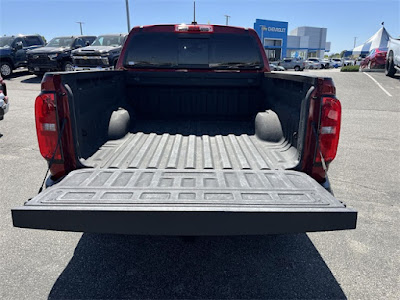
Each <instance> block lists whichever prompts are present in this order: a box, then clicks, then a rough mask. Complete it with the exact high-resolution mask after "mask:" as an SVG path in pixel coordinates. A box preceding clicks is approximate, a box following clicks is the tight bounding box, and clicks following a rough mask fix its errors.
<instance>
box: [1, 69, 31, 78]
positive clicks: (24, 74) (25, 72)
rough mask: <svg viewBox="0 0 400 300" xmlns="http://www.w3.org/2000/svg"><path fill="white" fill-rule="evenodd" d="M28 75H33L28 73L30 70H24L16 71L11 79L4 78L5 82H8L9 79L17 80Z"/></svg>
mask: <svg viewBox="0 0 400 300" xmlns="http://www.w3.org/2000/svg"><path fill="white" fill-rule="evenodd" d="M26 75H31V73H30V72H28V70H24V69H22V70H14V72H13V73H12V74H11V75H10V76H9V77H7V78H4V80H5V81H6V80H8V79H12V78H17V77H20V76H26Z"/></svg>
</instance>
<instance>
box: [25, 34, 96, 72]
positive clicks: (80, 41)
mask: <svg viewBox="0 0 400 300" xmlns="http://www.w3.org/2000/svg"><path fill="white" fill-rule="evenodd" d="M95 39H96V37H95V36H63V37H55V38H54V39H52V40H51V41H50V42H49V43H48V44H47V45H46V46H45V47H41V48H37V49H34V50H30V51H28V53H27V54H28V70H29V71H30V72H32V73H34V74H36V75H43V74H44V73H45V72H48V71H73V70H74V68H73V64H72V57H71V51H72V50H73V49H77V48H81V47H85V46H88V45H90V44H91V43H93V41H94V40H95Z"/></svg>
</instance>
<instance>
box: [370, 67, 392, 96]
mask: <svg viewBox="0 0 400 300" xmlns="http://www.w3.org/2000/svg"><path fill="white" fill-rule="evenodd" d="M364 74H365V75H367V76H368V77H369V78H371V79H372V80H373V81H374V82H375V83H376V84H377V85H378V86H379V87H380V88H381V90H382V91H384V92H385V93H386V95H388V96H389V97H392V95H391V94H390V93H389V92H388V91H387V90H385V88H384V87H383V86H381V84H380V83H379V82H378V81H376V79H375V78H374V77H372V76H371V75H369V74H368V73H365V72H364Z"/></svg>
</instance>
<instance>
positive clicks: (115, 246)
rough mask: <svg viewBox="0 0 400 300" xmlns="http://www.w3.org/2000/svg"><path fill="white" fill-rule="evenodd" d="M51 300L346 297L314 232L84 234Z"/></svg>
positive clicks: (60, 277)
mask: <svg viewBox="0 0 400 300" xmlns="http://www.w3.org/2000/svg"><path fill="white" fill-rule="evenodd" d="M49 298H50V299H57V298H63V299H77V298H79V299H82V298H83V299H93V298H101V299H107V298H108V299H116V298H118V299H121V298H139V299H156V298H158V299H160V298H164V299H173V298H175V299H176V298H212V299H216V298H218V299H222V298H225V299H226V298H247V299H249V298H263V299H276V298H280V299H282V298H284V299H287V298H297V299H298V298H301V299H311V298H312V299H346V296H345V295H344V293H343V291H342V289H341V288H340V286H339V284H338V283H337V281H336V279H335V278H334V276H333V275H332V273H331V272H330V270H329V268H328V267H327V265H326V264H325V262H324V260H323V259H322V257H321V256H320V255H319V253H318V251H317V250H316V248H315V247H314V245H313V244H312V242H311V241H310V239H309V238H308V236H307V235H306V234H296V235H276V236H273V235H271V236H255V237H200V238H197V239H196V240H194V241H193V242H184V241H183V240H182V239H179V238H176V237H148V236H144V237H141V236H119V235H100V234H84V235H83V236H82V238H81V240H80V241H79V243H78V245H77V247H76V249H75V253H74V256H73V258H72V259H71V261H70V262H69V264H68V266H67V267H66V268H65V270H64V271H63V272H62V274H61V275H60V276H59V277H58V279H57V281H56V282H55V284H54V286H53V288H52V290H51V292H50V295H49Z"/></svg>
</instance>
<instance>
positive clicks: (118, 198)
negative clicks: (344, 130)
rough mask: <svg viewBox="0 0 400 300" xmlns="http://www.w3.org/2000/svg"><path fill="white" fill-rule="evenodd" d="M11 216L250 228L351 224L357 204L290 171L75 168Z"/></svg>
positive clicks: (187, 228)
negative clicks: (349, 203)
mask: <svg viewBox="0 0 400 300" xmlns="http://www.w3.org/2000/svg"><path fill="white" fill-rule="evenodd" d="M12 218H13V223H14V226H16V227H23V228H37V229H51V230H66V231H82V232H100V233H121V234H151V235H250V234H272V233H289V232H290V233H292V232H307V231H326V230H341V229H353V228H355V227H356V220H357V212H356V211H355V210H352V209H350V208H346V206H345V205H344V204H343V203H342V202H340V201H339V200H337V199H336V198H335V197H333V196H332V195H331V194H330V193H329V192H327V191H326V190H325V189H324V188H323V187H322V186H320V185H319V184H318V183H317V182H316V181H315V180H314V179H312V178H311V177H309V176H308V175H306V174H304V173H300V172H296V171H283V170H265V171H254V170H239V171H233V170H226V171H225V170H219V171H216V170H187V169H185V170H176V169H172V170H169V169H166V170H152V169H145V170H140V169H124V170H121V169H81V170H76V171H73V172H71V173H70V174H69V175H68V176H66V177H65V178H64V179H63V180H62V181H61V182H60V183H58V184H56V185H54V186H52V187H50V188H48V189H46V190H44V191H43V192H42V193H40V194H39V195H37V196H36V197H34V198H33V199H31V200H29V201H28V202H26V203H25V205H24V206H22V207H18V208H14V209H12Z"/></svg>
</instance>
